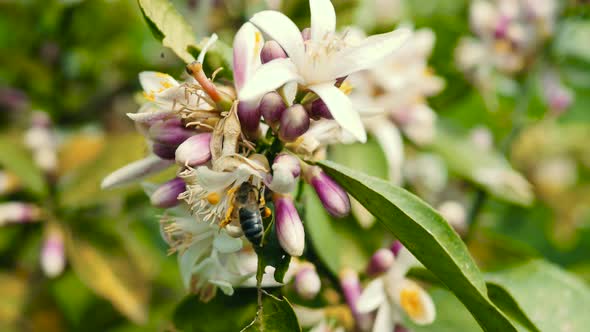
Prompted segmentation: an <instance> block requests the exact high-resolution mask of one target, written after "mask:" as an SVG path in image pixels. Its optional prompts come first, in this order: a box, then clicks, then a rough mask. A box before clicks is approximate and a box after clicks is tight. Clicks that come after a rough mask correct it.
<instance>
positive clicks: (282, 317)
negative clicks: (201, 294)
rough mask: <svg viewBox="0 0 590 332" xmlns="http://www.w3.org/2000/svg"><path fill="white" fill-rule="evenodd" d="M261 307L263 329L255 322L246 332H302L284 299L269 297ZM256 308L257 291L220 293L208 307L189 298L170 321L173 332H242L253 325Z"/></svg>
mask: <svg viewBox="0 0 590 332" xmlns="http://www.w3.org/2000/svg"><path fill="white" fill-rule="evenodd" d="M262 304H263V310H262V325H261V324H260V323H259V322H258V321H256V322H254V323H253V324H252V326H250V327H249V328H248V329H246V331H264V332H274V331H285V332H295V331H300V330H301V329H300V327H299V323H298V322H297V317H296V316H295V313H294V312H293V308H292V307H291V304H290V303H289V302H288V301H287V300H286V299H282V300H281V299H278V298H276V297H274V296H272V295H268V296H265V297H264V299H263V302H262ZM256 308H257V292H256V289H252V288H250V289H247V288H246V289H236V292H235V293H234V295H233V296H227V295H225V294H220V293H219V294H217V296H215V298H213V300H211V301H210V302H208V303H203V302H201V301H199V299H198V297H197V296H189V297H187V298H185V299H184V300H183V301H182V302H181V303H180V304H179V305H178V307H177V308H176V310H175V312H174V316H173V320H174V325H175V326H176V328H178V329H180V330H182V331H191V332H226V331H241V330H242V329H243V328H245V327H246V326H248V325H249V324H250V323H252V322H253V320H254V318H255V317H256ZM260 326H262V329H260Z"/></svg>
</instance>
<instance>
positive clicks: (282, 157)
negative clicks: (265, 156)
mask: <svg viewBox="0 0 590 332" xmlns="http://www.w3.org/2000/svg"><path fill="white" fill-rule="evenodd" d="M300 173H301V166H300V165H299V159H297V157H295V156H293V155H291V154H288V153H281V154H279V155H278V156H277V157H276V158H275V160H274V162H273V164H272V177H271V180H270V181H268V182H270V183H268V187H269V188H270V189H271V190H272V191H274V192H278V193H282V194H288V193H290V192H292V191H293V190H294V189H295V186H296V185H297V177H298V176H299V174H300Z"/></svg>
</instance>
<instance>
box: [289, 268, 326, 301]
mask: <svg viewBox="0 0 590 332" xmlns="http://www.w3.org/2000/svg"><path fill="white" fill-rule="evenodd" d="M321 287H322V282H321V281H320V277H319V276H318V273H317V272H316V270H315V266H314V265H313V264H311V263H309V262H305V263H303V264H301V266H300V267H299V269H298V271H297V273H296V274H295V291H296V292H297V294H298V295H299V296H301V298H303V299H305V300H311V299H313V298H315V297H316V296H317V295H318V293H319V291H320V288H321Z"/></svg>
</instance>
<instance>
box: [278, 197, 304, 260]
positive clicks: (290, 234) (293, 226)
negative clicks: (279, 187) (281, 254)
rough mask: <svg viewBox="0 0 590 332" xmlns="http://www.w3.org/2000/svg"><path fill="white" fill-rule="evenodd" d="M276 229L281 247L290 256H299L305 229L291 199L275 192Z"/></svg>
mask: <svg viewBox="0 0 590 332" xmlns="http://www.w3.org/2000/svg"><path fill="white" fill-rule="evenodd" d="M273 202H274V204H275V218H276V225H275V227H276V231H277V237H278V239H279V244H280V245H281V247H282V248H283V249H284V250H285V252H287V253H288V254H289V255H291V256H296V257H297V256H301V255H302V254H303V248H304V247H305V231H304V230H303V223H302V222H301V218H299V213H297V209H296V208H295V205H294V204H293V199H292V198H291V197H290V196H287V195H279V194H275V195H274V197H273Z"/></svg>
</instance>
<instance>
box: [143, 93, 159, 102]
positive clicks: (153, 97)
mask: <svg viewBox="0 0 590 332" xmlns="http://www.w3.org/2000/svg"><path fill="white" fill-rule="evenodd" d="M143 96H144V97H145V99H147V100H149V101H154V100H156V96H154V93H153V92H150V93H147V92H145V91H144V92H143Z"/></svg>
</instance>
